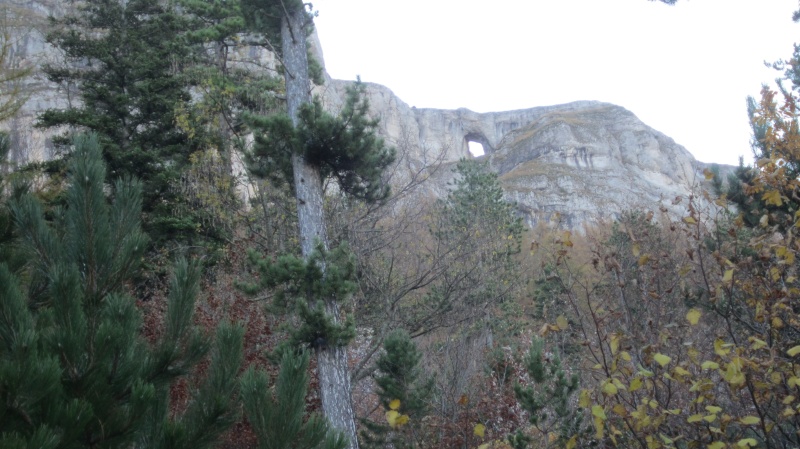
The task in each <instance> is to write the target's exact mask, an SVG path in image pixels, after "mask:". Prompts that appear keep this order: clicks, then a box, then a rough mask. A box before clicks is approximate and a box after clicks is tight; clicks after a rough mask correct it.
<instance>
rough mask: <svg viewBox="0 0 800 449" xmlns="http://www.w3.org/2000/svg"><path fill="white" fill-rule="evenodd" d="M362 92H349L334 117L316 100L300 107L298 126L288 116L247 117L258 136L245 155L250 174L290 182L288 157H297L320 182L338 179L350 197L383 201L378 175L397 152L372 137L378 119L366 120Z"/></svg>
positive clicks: (386, 189) (362, 88)
mask: <svg viewBox="0 0 800 449" xmlns="http://www.w3.org/2000/svg"><path fill="white" fill-rule="evenodd" d="M365 88H366V87H365V86H364V85H363V84H361V83H360V82H359V83H356V85H355V86H354V87H351V88H348V90H347V97H346V99H345V104H344V107H343V109H342V111H341V113H340V114H339V115H338V116H333V115H331V114H329V113H327V112H325V111H324V110H323V108H322V103H321V102H320V101H319V100H318V99H317V100H315V101H314V102H313V103H312V104H305V105H303V106H302V107H301V109H300V115H299V119H300V123H299V124H298V126H297V128H294V127H293V126H292V121H291V120H290V119H289V117H288V116H286V115H278V116H272V117H262V116H251V117H250V122H251V126H252V127H253V128H254V129H256V130H258V131H259V133H257V134H256V143H255V145H254V148H253V152H252V153H251V154H249V155H248V167H249V169H250V171H251V172H252V173H254V174H255V175H256V176H259V177H270V178H272V179H273V180H277V181H279V182H280V181H283V182H288V183H289V184H292V183H293V179H294V175H293V171H292V170H293V168H292V155H294V154H297V155H300V156H302V157H303V158H304V159H305V161H306V162H307V163H309V164H311V165H312V166H314V167H316V168H318V169H319V171H320V175H321V176H322V178H323V179H326V178H329V177H331V178H334V179H336V181H338V183H339V186H340V187H341V189H342V190H343V191H344V192H345V193H347V194H348V195H351V196H353V197H356V198H358V199H361V200H364V201H367V202H375V201H382V200H385V199H386V198H387V197H388V195H389V185H388V184H387V183H386V182H385V181H384V180H383V179H382V173H383V170H384V169H386V167H388V166H389V165H391V164H392V162H394V154H395V152H394V149H388V148H386V147H385V146H384V143H383V140H382V139H380V138H378V137H377V136H376V130H377V126H378V121H377V120H372V119H370V118H369V116H368V113H369V103H367V100H366V99H365V98H364V92H365Z"/></svg>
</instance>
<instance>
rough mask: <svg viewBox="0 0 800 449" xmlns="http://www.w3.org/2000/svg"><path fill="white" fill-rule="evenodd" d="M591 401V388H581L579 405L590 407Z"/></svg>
mask: <svg viewBox="0 0 800 449" xmlns="http://www.w3.org/2000/svg"><path fill="white" fill-rule="evenodd" d="M590 403H591V398H590V397H589V390H581V394H580V396H579V399H578V405H580V406H581V407H584V408H586V407H588V406H589V404H590Z"/></svg>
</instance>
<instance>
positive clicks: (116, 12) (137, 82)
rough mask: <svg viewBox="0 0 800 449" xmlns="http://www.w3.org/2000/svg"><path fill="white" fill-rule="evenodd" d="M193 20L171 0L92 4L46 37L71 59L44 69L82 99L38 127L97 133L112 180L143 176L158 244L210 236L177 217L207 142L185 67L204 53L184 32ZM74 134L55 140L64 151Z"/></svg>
mask: <svg viewBox="0 0 800 449" xmlns="http://www.w3.org/2000/svg"><path fill="white" fill-rule="evenodd" d="M189 24H190V23H189V22H188V21H187V20H186V19H185V18H184V17H183V16H182V15H180V14H179V13H178V12H177V11H176V10H175V8H174V7H173V6H171V4H169V3H168V2H167V3H165V2H162V1H158V0H129V1H122V0H90V1H88V2H85V4H83V5H82V6H81V7H80V8H79V9H78V12H77V13H75V15H72V16H67V17H64V18H62V19H59V20H56V21H55V23H54V25H56V26H55V27H54V30H55V31H53V32H52V33H50V34H49V35H48V37H47V40H48V42H49V43H50V44H51V45H53V46H55V47H56V48H58V49H59V50H61V51H62V52H63V53H64V54H65V56H66V61H67V62H66V64H64V65H49V66H46V67H45V68H44V72H45V73H46V75H47V77H48V79H49V80H50V81H52V82H54V83H57V84H59V85H61V86H62V87H63V88H64V89H65V90H67V92H70V93H72V92H77V97H78V98H76V99H74V100H73V101H71V102H70V104H69V105H68V107H67V108H66V109H49V110H47V111H45V112H44V113H43V114H42V115H41V116H40V117H39V123H38V126H40V127H47V128H49V127H57V126H65V125H66V126H68V127H69V131H70V132H72V131H75V130H76V129H77V130H78V131H79V132H83V131H90V132H94V133H96V134H97V135H98V137H99V141H100V144H101V145H102V149H103V157H104V159H105V161H106V163H107V164H108V167H109V172H108V176H109V178H108V180H107V181H108V182H111V181H112V180H113V179H116V178H118V177H124V176H134V177H137V178H138V179H140V180H141V182H142V186H143V208H144V212H145V214H146V215H145V220H144V227H145V229H146V231H147V232H148V233H149V234H151V236H152V237H154V238H155V239H156V240H161V239H162V238H183V239H186V240H189V241H191V240H192V237H193V236H196V235H197V234H202V232H203V230H202V228H201V225H200V224H199V223H198V220H197V218H196V217H193V216H191V215H188V216H176V214H175V213H174V212H175V210H176V209H177V208H176V204H180V202H181V201H182V199H181V198H180V196H179V195H178V193H177V189H175V188H174V187H175V184H176V181H177V180H178V179H179V177H180V175H181V173H182V170H183V168H184V167H185V166H186V164H187V163H188V157H189V155H190V154H192V153H193V152H195V151H197V150H198V149H200V145H201V144H202V143H204V142H205V139H203V138H202V137H201V135H200V134H201V133H202V132H203V129H204V128H203V127H200V126H191V124H192V123H193V122H195V121H196V120H195V118H194V117H191V116H189V114H190V112H191V108H190V107H189V105H190V103H191V102H192V97H191V94H190V87H191V86H190V82H189V79H188V77H187V76H186V73H185V69H186V68H187V67H188V66H191V65H192V64H194V62H195V60H196V51H197V49H198V48H197V47H196V46H195V47H193V46H191V45H189V42H187V41H186V39H185V38H184V34H185V32H186V31H188V28H189ZM98 30H102V31H98ZM70 140H71V138H70V137H69V135H67V136H63V137H62V138H61V139H56V143H58V144H60V145H61V148H62V149H64V150H65V151H67V150H68V145H69V143H70Z"/></svg>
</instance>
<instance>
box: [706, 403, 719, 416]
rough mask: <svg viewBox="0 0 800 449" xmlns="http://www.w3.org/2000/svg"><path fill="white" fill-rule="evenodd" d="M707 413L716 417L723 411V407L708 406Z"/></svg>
mask: <svg viewBox="0 0 800 449" xmlns="http://www.w3.org/2000/svg"><path fill="white" fill-rule="evenodd" d="M706 411H707V412H708V413H713V414H715V415H716V414H717V413H719V412H721V411H722V407H717V406H716V405H707V406H706Z"/></svg>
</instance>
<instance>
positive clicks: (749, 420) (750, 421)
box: [739, 416, 761, 425]
mask: <svg viewBox="0 0 800 449" xmlns="http://www.w3.org/2000/svg"><path fill="white" fill-rule="evenodd" d="M739 422H740V423H742V424H746V425H755V424H758V423H760V422H761V418H759V417H758V416H744V417H742V418H739Z"/></svg>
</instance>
